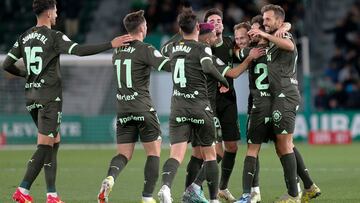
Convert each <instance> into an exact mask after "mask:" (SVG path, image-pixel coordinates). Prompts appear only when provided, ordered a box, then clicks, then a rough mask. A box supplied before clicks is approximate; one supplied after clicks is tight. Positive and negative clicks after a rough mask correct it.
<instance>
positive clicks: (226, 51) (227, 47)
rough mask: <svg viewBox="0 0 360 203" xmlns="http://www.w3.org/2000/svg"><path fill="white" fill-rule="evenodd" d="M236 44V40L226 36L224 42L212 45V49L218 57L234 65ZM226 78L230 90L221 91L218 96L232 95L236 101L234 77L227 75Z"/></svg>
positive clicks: (229, 64)
mask: <svg viewBox="0 0 360 203" xmlns="http://www.w3.org/2000/svg"><path fill="white" fill-rule="evenodd" d="M234 45H235V43H234V40H233V39H232V38H231V37H225V36H224V37H223V41H222V43H221V44H218V45H215V46H213V47H211V49H212V52H213V54H214V55H215V56H216V57H218V58H219V59H220V60H222V61H223V62H224V63H225V64H227V65H228V66H230V67H233V65H234V59H236V57H235V54H234V52H233V48H234ZM226 80H227V81H228V83H229V91H228V92H226V93H219V94H218V96H220V97H223V96H224V97H230V98H233V99H235V100H234V101H236V97H235V89H234V79H233V78H229V77H226Z"/></svg>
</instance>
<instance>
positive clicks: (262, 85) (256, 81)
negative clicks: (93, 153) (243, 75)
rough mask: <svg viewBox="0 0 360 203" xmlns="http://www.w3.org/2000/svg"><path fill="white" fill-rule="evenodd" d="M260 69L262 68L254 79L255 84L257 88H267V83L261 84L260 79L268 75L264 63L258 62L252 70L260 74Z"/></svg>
mask: <svg viewBox="0 0 360 203" xmlns="http://www.w3.org/2000/svg"><path fill="white" fill-rule="evenodd" d="M260 70H263V73H261V75H259V77H258V78H256V80H255V85H256V88H257V89H258V90H267V89H269V84H262V81H263V80H264V79H265V78H266V77H267V76H268V75H269V73H268V68H267V65H266V64H265V63H259V64H257V65H256V66H255V70H254V72H255V73H256V74H260Z"/></svg>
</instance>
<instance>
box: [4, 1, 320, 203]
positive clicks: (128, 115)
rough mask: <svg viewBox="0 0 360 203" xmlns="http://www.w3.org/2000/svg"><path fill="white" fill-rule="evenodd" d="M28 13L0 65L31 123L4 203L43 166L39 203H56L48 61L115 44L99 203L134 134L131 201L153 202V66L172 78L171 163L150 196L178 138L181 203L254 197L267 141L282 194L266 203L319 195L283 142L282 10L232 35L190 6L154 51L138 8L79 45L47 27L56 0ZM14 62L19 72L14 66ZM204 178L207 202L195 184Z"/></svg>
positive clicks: (269, 10) (290, 69)
mask: <svg viewBox="0 0 360 203" xmlns="http://www.w3.org/2000/svg"><path fill="white" fill-rule="evenodd" d="M33 10H34V12H35V14H36V16H37V25H36V26H34V27H32V28H30V29H28V30H27V31H26V32H24V33H23V34H22V35H20V37H19V38H18V40H17V41H16V42H15V44H14V46H13V48H12V49H11V50H10V51H9V53H8V56H7V57H6V59H5V61H4V63H3V67H4V69H5V70H6V71H8V72H9V73H11V74H14V75H17V76H20V77H24V78H25V79H26V85H25V94H26V99H27V101H26V108H27V110H28V111H29V113H30V115H31V116H32V119H33V120H34V122H35V124H36V126H37V128H38V136H37V137H38V141H37V149H36V151H35V152H34V154H33V156H32V157H31V159H30V161H29V162H28V166H27V170H26V173H25V176H24V178H23V180H22V181H21V183H20V185H19V187H18V188H17V189H16V191H15V193H14V194H13V197H12V198H13V200H14V201H16V202H19V203H32V202H33V198H32V197H31V196H30V194H29V192H30V187H31V185H32V183H33V182H34V180H35V179H36V178H37V176H38V174H39V173H40V171H41V169H42V168H44V172H45V180H46V186H47V194H46V197H47V200H46V201H47V203H62V202H63V201H61V199H60V197H59V196H58V194H57V191H56V187H55V179H56V171H57V151H58V149H59V143H60V134H59V127H60V123H61V116H62V86H61V76H60V63H59V62H60V60H59V55H60V54H63V53H66V54H74V55H78V56H85V55H92V54H96V53H99V52H102V51H105V50H109V49H111V48H114V49H115V50H114V54H113V59H112V62H113V64H114V73H115V74H116V76H117V95H116V98H117V101H118V102H117V128H116V138H117V139H116V140H117V155H116V156H114V157H113V158H112V159H111V161H110V165H109V168H108V171H107V175H106V177H105V179H104V180H103V181H102V183H101V188H100V192H99V194H98V196H97V199H98V202H99V203H105V202H109V195H110V192H111V190H112V187H113V185H114V183H115V180H116V179H117V177H118V175H119V173H120V172H121V171H122V169H124V168H125V166H126V165H127V163H128V162H129V161H130V160H131V158H132V154H133V152H134V148H135V143H136V142H137V141H138V140H139V139H140V141H141V142H142V144H143V147H144V149H145V152H146V154H147V158H146V162H145V166H144V185H143V191H142V197H141V202H142V203H156V200H155V198H154V197H153V196H154V195H153V193H154V190H155V186H156V183H157V181H158V178H159V173H160V151H161V131H160V124H159V119H158V117H157V114H156V110H155V108H154V105H153V103H152V100H151V96H150V93H149V83H150V74H151V71H152V69H155V70H158V71H166V72H170V73H171V77H172V81H173V91H172V98H171V113H170V118H169V138H170V144H171V146H170V156H169V158H168V159H167V160H166V162H165V163H164V165H163V167H162V170H161V188H160V191H159V192H158V194H157V195H158V198H159V200H160V202H161V203H172V202H173V199H172V196H171V186H172V183H173V181H174V179H175V176H176V173H177V169H178V168H179V166H180V164H181V163H182V161H183V160H184V156H185V154H186V150H187V146H188V143H191V146H192V154H191V158H190V161H189V163H188V165H187V169H186V170H187V171H186V172H187V175H186V180H185V188H184V189H185V192H184V193H183V196H182V202H184V203H206V202H210V203H217V202H220V200H223V201H225V202H237V203H256V202H260V201H261V195H260V187H259V171H260V164H259V157H258V155H259V152H260V148H261V144H262V143H266V142H268V141H270V140H271V141H273V142H274V146H275V148H276V152H277V155H278V157H279V159H280V161H281V164H282V167H283V172H284V178H285V183H286V188H287V192H286V193H285V195H283V196H281V197H280V198H279V199H277V200H276V201H275V202H277V203H292V202H294V203H296V202H309V201H310V200H311V199H313V198H315V197H317V196H319V195H320V194H321V192H320V189H319V188H318V187H317V186H316V185H315V184H314V182H313V181H312V179H311V177H310V175H309V172H308V170H307V168H306V167H305V164H304V161H303V159H302V156H301V154H300V153H299V151H298V150H297V149H296V147H295V145H294V144H293V141H292V134H293V132H294V128H295V117H296V112H297V110H298V108H299V104H300V94H299V90H298V82H297V79H296V61H297V58H298V53H297V49H296V44H295V42H294V39H293V37H292V35H291V34H290V33H289V32H288V31H289V30H290V29H291V24H289V23H286V22H284V19H285V12H284V10H283V9H282V8H281V7H280V6H277V5H272V4H270V5H266V6H264V7H263V8H262V10H261V13H262V15H258V16H255V17H254V18H253V19H252V20H251V22H242V23H239V24H237V25H235V26H234V36H235V39H232V38H230V37H226V36H223V34H222V32H223V24H222V18H223V14H222V12H221V11H220V10H218V9H210V10H208V11H207V12H206V13H205V17H204V20H203V22H200V21H199V20H198V17H197V15H196V14H195V13H194V12H193V11H192V10H191V9H188V8H187V9H184V10H183V12H182V13H180V14H179V16H178V18H177V22H178V26H179V32H178V34H176V35H175V36H174V37H173V38H171V39H170V40H169V41H168V42H166V43H165V44H164V45H163V46H162V48H161V50H160V51H158V50H156V49H155V48H154V47H153V46H152V45H150V44H147V43H144V42H143V40H144V38H145V37H146V34H147V26H146V19H145V18H144V12H143V11H137V12H133V13H129V14H128V15H126V17H125V18H124V20H123V23H124V26H125V29H126V31H127V32H128V34H126V35H123V36H119V37H116V38H114V39H113V40H112V41H111V42H106V43H102V44H95V45H78V44H77V43H75V42H73V41H71V40H70V39H69V38H68V37H67V36H66V35H64V34H63V33H61V32H59V31H55V30H52V29H51V26H53V25H55V22H56V17H57V13H56V1H55V0H34V1H33ZM20 58H23V60H24V63H25V67H26V68H25V70H23V69H21V68H18V67H17V66H15V65H14V64H15V62H16V61H17V60H19V59H20ZM246 70H247V71H248V74H249V90H250V95H249V99H248V122H247V152H246V155H245V158H244V164H243V176H242V187H243V193H242V195H241V197H239V198H238V199H236V198H235V197H234V196H233V195H232V194H231V192H230V190H229V189H228V182H229V179H230V176H231V173H232V170H233V168H234V165H235V158H236V154H237V142H238V141H239V140H240V130H239V124H238V123H239V122H238V113H237V105H236V92H235V88H234V84H233V79H234V78H237V77H238V76H239V75H241V74H242V73H243V72H244V71H246ZM220 162H221V164H220ZM219 164H220V165H221V166H220V168H221V169H220V170H219V167H218V165H219ZM300 180H301V181H302V182H303V184H304V189H303V190H302V189H301V188H300V183H299V182H300ZM204 181H206V183H207V185H208V190H209V193H208V194H209V197H208V198H207V197H205V195H204V193H203V189H202V185H203V183H204ZM208 199H210V201H209V200H208Z"/></svg>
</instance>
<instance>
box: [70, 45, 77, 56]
mask: <svg viewBox="0 0 360 203" xmlns="http://www.w3.org/2000/svg"><path fill="white" fill-rule="evenodd" d="M76 45H78V43H74V44H73V45H71V47H70V48H69V51H68V53H69V54H71V51H72V50H73V48H74V47H75V46H76Z"/></svg>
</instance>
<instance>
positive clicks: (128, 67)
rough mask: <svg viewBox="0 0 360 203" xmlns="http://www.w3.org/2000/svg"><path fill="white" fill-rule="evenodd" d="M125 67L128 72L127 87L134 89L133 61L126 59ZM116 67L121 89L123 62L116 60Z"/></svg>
mask: <svg viewBox="0 0 360 203" xmlns="http://www.w3.org/2000/svg"><path fill="white" fill-rule="evenodd" d="M123 65H125V71H126V87H127V88H132V80H131V59H125V60H124V62H123ZM115 66H116V75H117V79H118V85H119V88H121V60H120V59H116V60H115Z"/></svg>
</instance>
